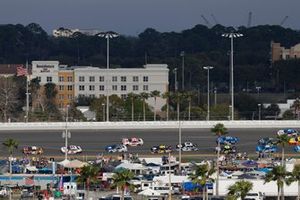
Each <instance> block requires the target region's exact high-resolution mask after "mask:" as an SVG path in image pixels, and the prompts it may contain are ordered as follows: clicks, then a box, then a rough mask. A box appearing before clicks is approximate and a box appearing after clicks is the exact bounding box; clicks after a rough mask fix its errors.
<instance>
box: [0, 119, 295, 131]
mask: <svg viewBox="0 0 300 200" xmlns="http://www.w3.org/2000/svg"><path fill="white" fill-rule="evenodd" d="M217 123H223V124H224V125H225V126H226V127H227V128H300V121H298V120H287V121H280V120H268V121H267V120H262V121H180V124H181V127H182V128H184V129H201V128H211V127H213V126H214V125H215V124H217ZM67 127H68V129H70V130H97V129H115V130H122V129H176V128H178V127H179V122H178V121H145V122H144V121H143V122H140V121H133V122H68V123H67ZM65 128H66V122H29V123H0V131H14V130H16V131H20V130H64V129H65Z"/></svg>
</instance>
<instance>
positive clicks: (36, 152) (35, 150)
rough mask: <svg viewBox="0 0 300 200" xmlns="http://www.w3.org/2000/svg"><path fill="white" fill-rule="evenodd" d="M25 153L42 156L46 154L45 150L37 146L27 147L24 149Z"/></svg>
mask: <svg viewBox="0 0 300 200" xmlns="http://www.w3.org/2000/svg"><path fill="white" fill-rule="evenodd" d="M23 153H24V154H27V155H29V154H30V155H41V154H43V153H44V149H43V148H42V147H37V146H27V147H24V148H23Z"/></svg>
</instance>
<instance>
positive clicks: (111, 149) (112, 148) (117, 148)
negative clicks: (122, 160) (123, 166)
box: [105, 144, 127, 153]
mask: <svg viewBox="0 0 300 200" xmlns="http://www.w3.org/2000/svg"><path fill="white" fill-rule="evenodd" d="M105 151H106V152H108V153H117V152H119V153H120V152H127V147H126V145H123V144H113V145H109V146H106V147H105Z"/></svg>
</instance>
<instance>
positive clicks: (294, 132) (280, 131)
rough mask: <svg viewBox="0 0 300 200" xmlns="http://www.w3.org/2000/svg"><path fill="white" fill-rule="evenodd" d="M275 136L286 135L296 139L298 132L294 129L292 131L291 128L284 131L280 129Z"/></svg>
mask: <svg viewBox="0 0 300 200" xmlns="http://www.w3.org/2000/svg"><path fill="white" fill-rule="evenodd" d="M277 135H278V136H280V135H287V136H289V137H296V136H298V131H297V130H296V129H292V128H286V129H281V130H279V131H277Z"/></svg>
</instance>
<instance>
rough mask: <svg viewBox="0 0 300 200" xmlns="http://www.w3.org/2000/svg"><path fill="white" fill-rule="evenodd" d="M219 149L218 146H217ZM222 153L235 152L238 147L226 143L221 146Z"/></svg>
mask: <svg viewBox="0 0 300 200" xmlns="http://www.w3.org/2000/svg"><path fill="white" fill-rule="evenodd" d="M216 149H217V147H216ZM220 153H222V154H234V153H236V147H235V146H232V145H224V146H222V147H221V151H220Z"/></svg>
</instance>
